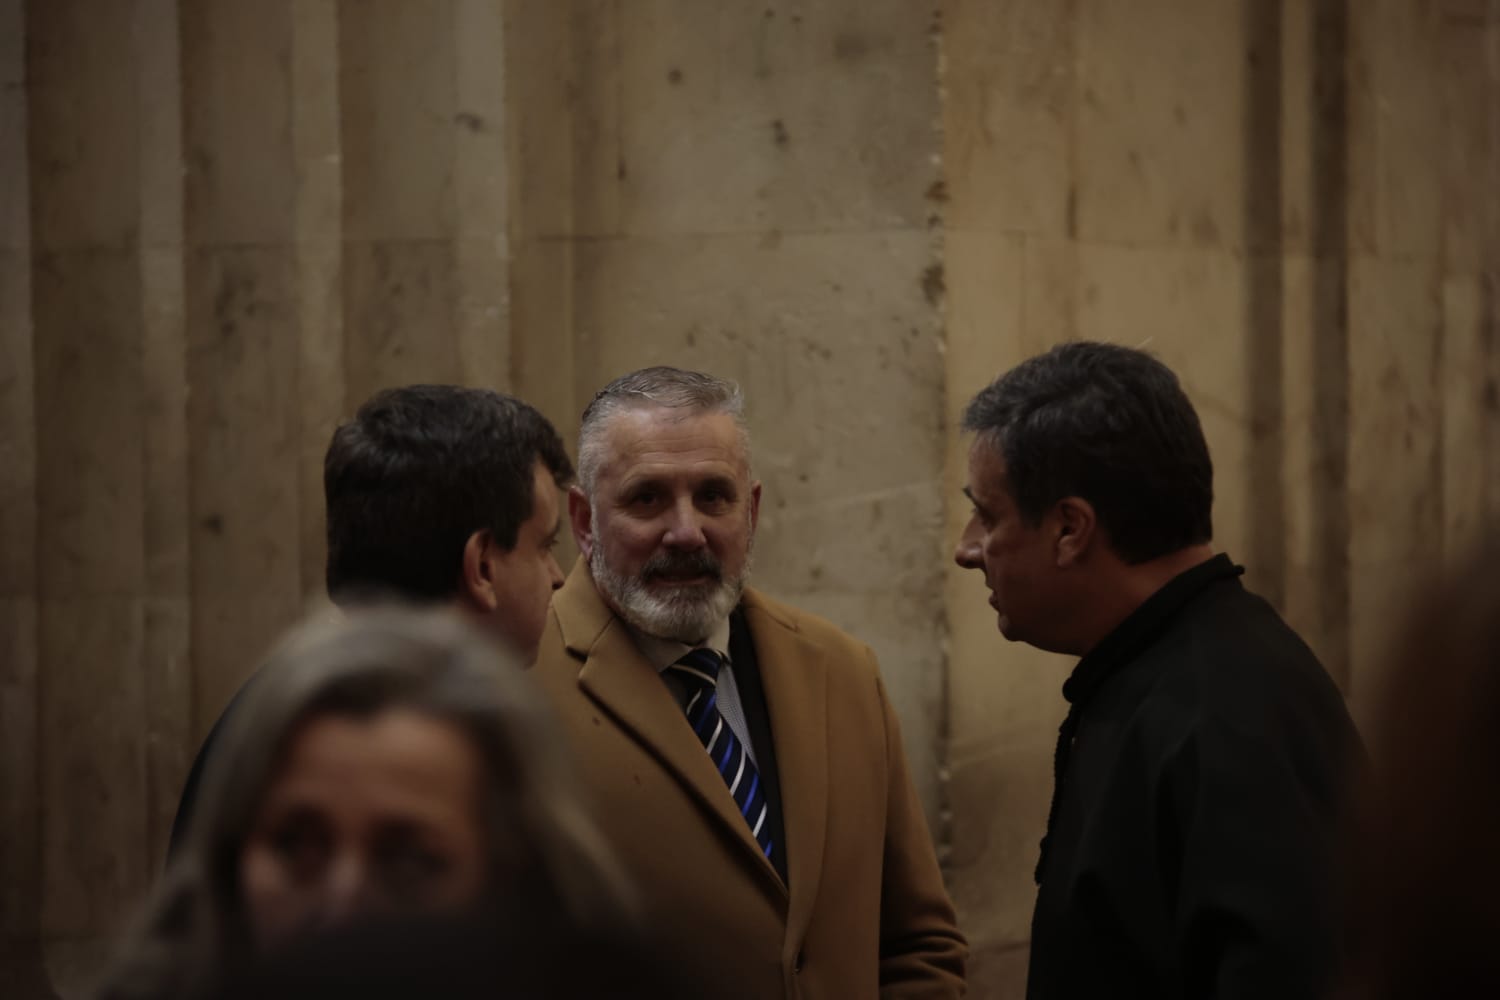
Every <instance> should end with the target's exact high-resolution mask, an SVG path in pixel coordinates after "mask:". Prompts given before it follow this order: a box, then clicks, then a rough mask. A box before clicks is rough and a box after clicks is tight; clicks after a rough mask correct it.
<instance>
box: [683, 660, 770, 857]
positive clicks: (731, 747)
mask: <svg viewBox="0 0 1500 1000" xmlns="http://www.w3.org/2000/svg"><path fill="white" fill-rule="evenodd" d="M723 665H724V661H723V659H722V658H721V657H720V656H719V654H718V653H715V652H714V651H713V650H711V649H694V650H690V651H689V652H688V654H687V655H686V656H684V657H683V658H682V659H680V660H678V661H677V662H676V663H674V664H672V667H671V669H672V670H675V671H676V672H677V674H678V676H680V677H682V678H683V679H684V680H685V681H686V682H687V687H688V691H690V692H691V694H692V696H691V697H690V698H689V699H688V703H687V720H688V725H690V726H692V727H693V732H694V733H696V734H697V736H698V740H699V742H701V743H702V744H703V748H704V749H705V750H707V751H708V757H709V760H711V761H713V763H714V766H715V767H717V768H718V769H719V777H721V778H723V779H724V784H725V785H726V786H727V787H728V788H729V797H730V798H732V799H734V804H735V805H736V806H738V807H739V810H740V815H741V816H743V817H745V822H746V823H748V824H749V825H750V834H751V836H753V837H754V838H755V842H756V843H757V844H759V845H760V849H761V851H762V852H763V853H764V854H765V856H766V857H767V858H769V857H771V850H772V848H773V847H774V846H775V845H774V844H772V843H771V829H770V824H768V823H767V822H766V811H767V810H766V790H765V789H764V788H762V787H761V784H760V772H759V771H757V770H756V769H755V762H754V761H753V760H751V759H750V755H749V754H748V753H746V752H745V748H744V747H743V746H741V745H740V741H739V739H738V738H737V737H736V736H735V735H734V730H733V729H731V728H730V726H729V723H728V722H727V721H726V720H725V718H724V716H723V715H722V714H721V713H720V712H719V689H718V684H719V668H720V667H722V666H723Z"/></svg>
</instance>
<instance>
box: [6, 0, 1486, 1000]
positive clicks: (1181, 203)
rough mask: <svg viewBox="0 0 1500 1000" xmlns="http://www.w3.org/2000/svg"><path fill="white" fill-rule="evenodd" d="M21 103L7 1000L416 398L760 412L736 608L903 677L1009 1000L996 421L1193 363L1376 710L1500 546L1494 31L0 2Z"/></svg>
mask: <svg viewBox="0 0 1500 1000" xmlns="http://www.w3.org/2000/svg"><path fill="white" fill-rule="evenodd" d="M0 79H3V82H4V88H3V92H0V176H3V178H4V185H3V187H0V459H3V461H0V830H4V831H5V835H4V837H3V839H0V994H3V995H5V996H7V997H9V996H17V997H30V996H44V995H48V993H49V992H50V991H51V990H53V989H56V990H58V991H60V992H62V993H63V994H65V995H73V994H75V993H77V991H78V984H79V983H81V982H82V981H83V980H84V979H85V978H86V977H87V975H88V974H89V973H90V971H91V970H92V969H94V968H96V967H97V964H98V962H99V958H100V956H101V954H102V953H103V950H104V948H105V946H106V944H107V942H108V941H109V940H110V938H111V936H112V934H113V933H114V931H115V929H116V928H117V926H118V925H119V923H120V921H121V920H122V919H123V918H124V917H125V915H126V914H127V913H128V912H129V910H130V908H131V907H132V906H133V904H134V902H135V900H136V899H138V898H139V896H140V895H141V893H143V892H144V891H145V889H146V888H147V886H148V885H149V884H150V882H151V879H152V878H153V877H154V875H155V873H156V870H157V866H158V864H159V860H160V857H161V851H162V845H163V842H164V839H165V833H166V825H167V823H168V822H169V820H170V816H171V812H172V809H173V807H174V805H175V800H176V794H177V791H178V789H179V787H180V783H181V780H182V777H183V774H184V771H185V768H186V765H187V762H188V761H189V760H190V757H191V753H192V751H193V749H194V748H195V746H196V743H197V739H198V738H199V736H200V735H201V733H202V732H203V730H204V729H205V728H206V726H207V725H208V724H209V723H210V722H211V721H212V719H213V718H214V717H215V715H216V714H217V712H218V710H219V708H220V706H222V704H223V703H224V701H225V700H226V699H227V698H228V696H229V694H230V693H231V692H232V691H233V689H234V688H235V686H236V685H237V684H238V683H239V681H240V680H241V679H242V678H243V676H244V675H245V673H246V671H248V670H249V669H250V667H251V666H252V664H253V662H254V659H255V657H256V656H257V655H258V654H259V653H260V651H261V650H262V649H263V648H264V646H265V645H266V644H267V643H268V642H269V641H270V639H271V637H272V636H273V635H274V634H275V633H276V631H277V630H279V629H280V628H281V627H282V626H283V625H285V624H286V623H288V622H290V621H291V620H293V619H294V618H295V617H296V616H297V615H298V614H299V613H301V612H302V611H303V610H304V609H306V608H307V607H309V606H310V605H315V604H317V603H319V602H320V601H321V600H322V595H321V591H322V582H321V581H322V559H323V552H322V519H321V518H322V515H321V485H320V468H321V458H322V452H323V449H324V447H325V446H326V443H327V440H328V436H329V433H330V432H331V430H332V428H333V426H334V425H335V424H336V422H337V421H338V420H339V419H340V418H341V417H343V416H345V415H347V414H348V413H349V412H350V411H351V410H352V408H353V407H354V406H356V405H357V404H358V403H359V402H360V401H361V400H362V399H363V398H365V397H366V396H367V395H368V394H369V393H370V392H371V391H372V390H373V389H375V388H376V387H378V386H381V385H385V384H390V383H398V382H409V381H416V380H443V381H461V382H466V383H471V384H483V385H492V386H497V387H500V388H508V389H512V390H514V391H517V392H519V393H521V394H522V395H524V396H525V397H527V398H528V399H531V400H532V401H534V402H535V403H536V404H537V405H538V406H540V407H541V408H542V409H543V410H544V412H546V413H547V414H548V415H549V416H550V417H551V418H552V419H553V420H555V421H556V422H557V423H558V425H559V427H560V428H562V429H563V431H564V433H565V435H567V436H570V437H571V436H572V435H573V434H574V432H576V427H577V419H578V415H579V413H580V412H581V410H582V408H583V406H584V404H585V403H586V402H587V401H588V399H589V398H590V397H591V395H592V393H593V392H594V390H595V389H597V388H598V386H600V385H601V384H602V383H603V382H605V381H606V380H607V379H609V378H610V377H612V376H614V375H616V374H618V373H620V372H622V371H625V370H627V369H630V368H634V367H638V366H640V365H645V364H653V363H658V362H671V363H676V364H684V365H693V366H701V367H704V368H707V369H709V370H712V371H715V372H718V373H720V374H724V375H728V376H731V377H734V378H736V379H738V380H740V381H741V382H742V383H743V385H744V386H745V388H746V391H747V395H748V398H749V409H750V422H751V426H752V432H753V435H754V440H755V463H756V467H757V472H758V474H759V475H760V476H761V477H762V478H763V480H764V482H765V496H766V500H765V506H764V508H763V515H764V516H763V519H762V527H761V533H760V537H759V540H758V547H757V552H756V557H757V568H756V575H757V580H758V582H760V583H761V584H762V585H763V586H765V587H766V588H767V589H769V590H771V591H773V592H775V593H777V594H779V595H780V596H782V597H785V598H787V599H789V600H792V601H794V602H797V603H799V604H801V605H803V606H806V607H808V608H810V609H812V610H815V611H818V612H820V613H822V614H824V615H826V616H828V617H830V618H832V619H833V620H835V621H836V622H838V623H840V624H842V625H844V626H847V627H848V628H850V629H851V630H852V631H854V632H855V633H857V634H859V635H860V636H862V637H864V638H865V639H867V640H868V641H869V642H870V643H871V644H872V645H873V646H874V647H875V649H876V651H877V652H878V653H879V654H880V657H881V661H882V664H883V667H884V670H885V672H886V676H887V680H888V683H889V686H890V689H891V691H892V693H893V695H894V697H895V699H896V701H897V704H898V707H899V710H900V713H901V716H902V720H903V724H904V726H905V729H906V736H907V744H908V750H909V752H910V754H911V757H912V759H913V765H914V769H915V771H916V774H917V777H918V781H919V784H920V786H921V790H922V794H923V798H924V801H925V803H926V805H927V808H928V812H929V816H930V818H931V819H932V822H933V825H934V829H935V832H936V833H937V835H938V837H939V839H940V841H941V845H942V849H943V852H944V855H945V860H946V862H947V865H948V870H949V877H950V885H951V886H952V889H953V891H954V895H955V897H956V898H957V900H958V902H959V905H960V909H961V916H962V920H963V922H964V925H965V929H966V930H967V931H968V933H969V935H970V937H971V939H972V941H973V943H974V946H975V962H974V978H975V982H974V989H973V995H975V996H978V997H995V998H1003V997H1010V996H1019V995H1020V992H1019V990H1020V984H1021V983H1022V982H1023V979H1024V962H1025V947H1024V946H1025V940H1026V935H1027V932H1028V922H1029V915H1030V907H1031V901H1032V898H1033V897H1032V893H1033V891H1034V890H1033V887H1032V886H1031V883H1030V871H1031V867H1032V864H1033V863H1034V859H1035V850H1036V841H1037V838H1038V836H1039V834H1040V830H1041V826H1042V819H1043V816H1044V813H1045V809H1046V803H1047V797H1048V795H1049V794H1050V789H1051V776H1050V758H1051V750H1052V741H1053V737H1054V734H1055V727H1056V724H1057V721H1058V719H1059V718H1060V715H1061V709H1062V702H1061V699H1060V697H1059V695H1058V688H1059V686H1060V683H1061V681H1062V679H1063V677H1064V676H1065V671H1066V669H1067V664H1066V663H1064V662H1060V661H1058V660H1057V659H1056V658H1053V657H1048V656H1045V655H1042V654H1037V653H1034V652H1031V651H1028V650H1025V649H1021V648H1017V647H1010V646H1007V645H1005V644H1004V642H1003V640H1001V639H1000V637H999V636H998V635H997V634H996V633H995V630H994V623H993V619H992V615H991V614H990V612H989V609H988V607H987V606H986V604H985V602H984V599H983V596H984V595H983V590H982V587H981V585H980V582H979V580H978V578H977V577H976V576H973V575H969V574H962V573H960V572H958V571H957V570H956V569H948V568H945V567H947V566H948V565H949V563H948V560H949V558H950V552H951V545H952V543H953V541H954V540H955V539H956V537H957V533H958V530H959V528H960V527H961V524H962V521H963V519H964V518H965V517H966V511H965V509H964V505H963V501H962V500H961V498H960V497H959V494H958V486H959V485H960V483H961V477H962V473H963V457H964V449H965V447H966V442H965V441H963V440H962V438H961V437H960V436H959V435H957V434H956V433H955V432H954V429H953V428H954V426H955V424H956V418H957V414H958V412H959V409H960V408H961V406H962V405H963V403H964V402H965V401H966V399H967V398H968V397H969V396H970V395H971V394H972V393H973V392H974V391H975V390H976V389H978V388H979V387H980V386H981V385H983V384H984V383H985V382H987V381H988V380H990V379H991V378H993V377H994V376H995V375H996V374H998V373H999V372H1000V371H1001V370H1003V369H1004V368H1006V367H1008V366H1009V365H1011V364H1013V363H1015V362H1016V361H1018V360H1020V359H1022V358H1023V357H1025V356H1027V355H1029V354H1031V353H1035V352H1036V351H1039V350H1042V349H1044V348H1045V347H1046V346H1048V345H1049V344H1051V343H1053V342H1056V341H1058V340H1061V339H1065V338H1069V337H1094V338H1104V339H1111V340H1117V341H1121V342H1124V343H1130V344H1138V345H1145V346H1148V347H1150V348H1152V349H1154V350H1156V351H1158V352H1159V353H1160V354H1161V355H1162V356H1163V357H1164V358H1165V359H1166V360H1167V361H1168V362H1169V363H1170V364H1172V365H1173V366H1174V367H1175V368H1176V369H1177V370H1178V371H1179V372H1180V373H1181V374H1182V376H1183V378H1184V380H1185V382H1186V383H1187V386H1188V389H1189V392H1190V393H1191V395H1192V396H1193V398H1194V400H1195V402H1196V403H1197V405H1198V407H1199V409H1200V412H1201V413H1202V416H1203V420H1204V424H1205V427H1206V429H1207V432H1208V434H1209V437H1210V443H1211V445H1212V447H1213V449H1214V457H1215V460H1216V466H1217V469H1218V495H1219V500H1218V505H1217V525H1218V534H1219V538H1218V542H1219V544H1220V546H1221V547H1222V548H1224V549H1226V550H1227V551H1229V552H1231V553H1232V554H1234V555H1235V556H1236V557H1237V558H1238V559H1239V560H1240V561H1242V562H1245V563H1246V564H1247V566H1248V568H1249V576H1248V581H1249V583H1250V585H1251V586H1252V587H1253V588H1255V589H1257V590H1259V591H1260V592H1262V593H1264V594H1265V595H1267V596H1268V597H1270V598H1271V599H1273V600H1275V601H1276V602H1277V603H1278V604H1279V605H1280V606H1282V607H1283V608H1284V610H1285V612H1286V614H1287V615H1288V617H1289V618H1290V619H1291V620H1292V621H1293V622H1294V624H1296V625H1297V626H1298V628H1299V629H1301V630H1302V631H1303V633H1304V634H1305V635H1306V636H1307V637H1308V638H1309V640H1310V641H1311V642H1312V643H1313V645H1314V646H1315V647H1316V648H1317V649H1318V651H1319V652H1320V654H1321V655H1322V656H1323V657H1324V659H1325V661H1326V662H1327V663H1328V664H1329V666H1330V668H1331V669H1332V670H1333V671H1334V673H1335V674H1336V676H1337V677H1338V678H1339V679H1340V681H1341V683H1343V684H1344V686H1345V689H1346V690H1347V691H1348V692H1349V693H1350V694H1351V696H1352V698H1353V700H1354V703H1355V705H1356V709H1358V708H1359V707H1360V705H1361V698H1362V695H1363V694H1364V693H1365V692H1366V691H1367V690H1368V688H1369V683H1370V681H1371V678H1372V676H1373V670H1374V665H1375V664H1376V663H1378V660H1379V654H1380V652H1381V649H1382V644H1383V635H1384V630H1385V629H1386V628H1387V627H1388V625H1389V623H1390V622H1391V621H1392V620H1393V619H1394V618H1396V617H1398V616H1399V612H1400V610H1401V606H1402V602H1403V595H1404V594H1405V593H1407V592H1408V591H1407V588H1408V587H1409V586H1411V584H1412V581H1413V580H1414V579H1417V578H1419V577H1420V574H1421V573H1422V572H1423V571H1425V570H1426V569H1428V568H1430V567H1432V566H1433V565H1434V564H1435V563H1436V562H1438V561H1439V560H1440V558H1441V557H1442V556H1443V555H1444V554H1451V553H1455V552H1461V551H1463V550H1464V549H1465V547H1466V546H1467V545H1468V544H1469V543H1470V540H1471V539H1472V538H1473V537H1474V536H1475V534H1476V532H1477V531H1479V530H1480V528H1481V526H1482V523H1483V522H1484V520H1485V519H1486V516H1487V515H1489V514H1492V513H1493V512H1494V511H1495V510H1496V508H1497V503H1500V460H1497V459H1496V458H1495V457H1494V456H1495V455H1500V448H1497V444H1500V436H1497V435H1500V426H1497V421H1500V407H1497V403H1496V398H1497V389H1496V385H1497V378H1500V344H1497V343H1496V333H1495V331H1496V315H1497V295H1500V292H1497V289H1500V204H1497V202H1496V201H1495V199H1494V197H1493V194H1492V192H1493V190H1495V189H1497V188H1500V100H1497V97H1500V0H1371V2H1367V3H1360V4H1355V3H1352V2H1350V0H1313V2H1308V3H1302V2H1298V0H1284V2H1280V3H1278V2H1274V0H1271V2H1266V0H1137V2H1133V3H1130V4H1120V3H1115V2H1110V0H930V2H911V0H800V2H797V0H786V2H782V0H775V2H768V3H765V4H762V5H747V4H738V3H729V2H724V0H431V2H429V0H422V2H421V3H416V2H413V0H260V2H257V3H254V4H250V3H244V2H241V0H194V2H192V3H180V2H173V0H112V2H110V3H96V2H94V0H0Z"/></svg>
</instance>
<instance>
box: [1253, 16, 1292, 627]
mask: <svg viewBox="0 0 1500 1000" xmlns="http://www.w3.org/2000/svg"><path fill="white" fill-rule="evenodd" d="M1243 12H1244V19H1245V34H1246V45H1247V46H1248V55H1249V72H1248V73H1247V74H1246V77H1245V81H1246V94H1245V118H1244V139H1243V143H1242V155H1243V156H1244V158H1245V165H1244V172H1245V185H1244V189H1243V192H1242V194H1243V211H1244V233H1245V246H1244V267H1245V327H1246V330H1245V345H1246V354H1247V357H1246V359H1245V362H1246V365H1245V377H1246V379H1247V381H1248V383H1249V385H1248V393H1247V398H1248V401H1249V418H1250V420H1249V423H1250V427H1249V434H1250V440H1249V446H1248V452H1249V470H1248V475H1247V477H1246V479H1247V485H1248V489H1249V494H1250V496H1249V505H1250V508H1249V517H1248V522H1249V523H1248V532H1249V552H1248V553H1247V555H1246V563H1247V564H1248V566H1249V568H1250V570H1251V572H1252V573H1253V574H1254V579H1255V581H1256V586H1257V589H1258V590H1259V591H1260V593H1261V595H1262V596H1263V597H1265V598H1266V599H1267V600H1269V601H1270V602H1271V603H1272V604H1274V605H1276V606H1277V607H1278V608H1281V607H1284V606H1285V602H1286V494H1285V490H1284V489H1283V480H1282V470H1283V463H1284V460H1285V450H1286V449H1285V437H1284V435H1285V425H1284V400H1283V397H1282V369H1283V366H1284V364H1285V347H1284V345H1283V331H1282V306H1283V297H1284V289H1283V268H1282V252H1283V242H1282V232H1281V220H1282V176H1281V165H1282V156H1281V150H1282V130H1283V126H1284V123H1283V120H1282V107H1281V104H1282V84H1283V72H1282V55H1281V53H1282V4H1281V0H1270V2H1267V0H1245V2H1244V8H1243Z"/></svg>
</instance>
